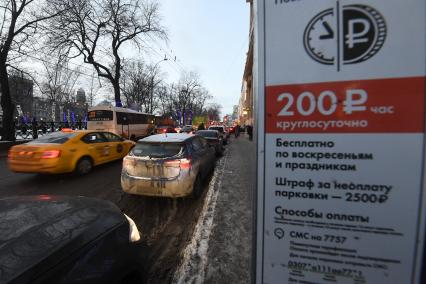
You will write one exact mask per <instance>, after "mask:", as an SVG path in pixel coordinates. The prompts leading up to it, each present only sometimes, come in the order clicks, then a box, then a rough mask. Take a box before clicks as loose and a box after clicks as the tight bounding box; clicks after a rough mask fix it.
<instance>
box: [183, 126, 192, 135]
mask: <svg viewBox="0 0 426 284" xmlns="http://www.w3.org/2000/svg"><path fill="white" fill-rule="evenodd" d="M194 131H195V129H194V127H193V126H192V125H185V126H184V127H182V128H181V130H180V133H189V134H192V133H194Z"/></svg>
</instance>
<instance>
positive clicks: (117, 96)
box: [111, 82, 123, 107]
mask: <svg viewBox="0 0 426 284" xmlns="http://www.w3.org/2000/svg"><path fill="white" fill-rule="evenodd" d="M111 83H112V86H113V87H114V99H115V106H116V107H123V104H122V103H121V93H120V84H119V83H118V82H111Z"/></svg>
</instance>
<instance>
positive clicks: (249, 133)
mask: <svg viewBox="0 0 426 284" xmlns="http://www.w3.org/2000/svg"><path fill="white" fill-rule="evenodd" d="M247 134H248V136H249V140H250V141H251V140H253V126H252V125H250V124H249V125H247Z"/></svg>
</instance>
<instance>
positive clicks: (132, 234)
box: [124, 214, 141, 243]
mask: <svg viewBox="0 0 426 284" xmlns="http://www.w3.org/2000/svg"><path fill="white" fill-rule="evenodd" d="M124 216H126V219H127V221H128V222H129V228H130V229H129V242H131V243H134V242H137V241H139V240H140V239H141V236H140V234H139V230H138V227H137V226H136V224H135V221H133V220H132V218H130V217H129V216H127V215H126V214H124Z"/></svg>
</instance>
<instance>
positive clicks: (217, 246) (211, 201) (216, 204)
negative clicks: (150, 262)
mask: <svg viewBox="0 0 426 284" xmlns="http://www.w3.org/2000/svg"><path fill="white" fill-rule="evenodd" d="M227 148H228V149H227V151H226V154H225V156H224V157H223V159H224V161H223V163H221V165H220V166H221V168H220V169H218V170H217V171H216V173H215V175H214V176H213V178H212V180H211V182H210V184H209V188H208V192H207V195H206V199H205V203H204V206H203V210H202V212H201V214H200V217H199V220H198V223H197V225H196V228H195V230H194V233H193V237H192V240H191V242H190V243H189V244H188V246H187V247H186V249H185V251H184V259H183V261H182V263H181V265H180V267H179V268H178V269H177V271H176V273H175V276H174V281H173V282H174V283H250V282H251V281H250V280H251V258H252V234H253V231H252V227H253V226H252V222H253V221H252V220H253V216H252V214H253V210H252V204H253V198H252V197H253V193H254V190H255V175H256V164H255V163H256V160H255V153H256V152H255V144H254V143H253V142H251V141H248V138H247V137H246V136H244V135H243V136H240V138H238V139H232V142H231V144H230V145H228V146H227Z"/></svg>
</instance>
